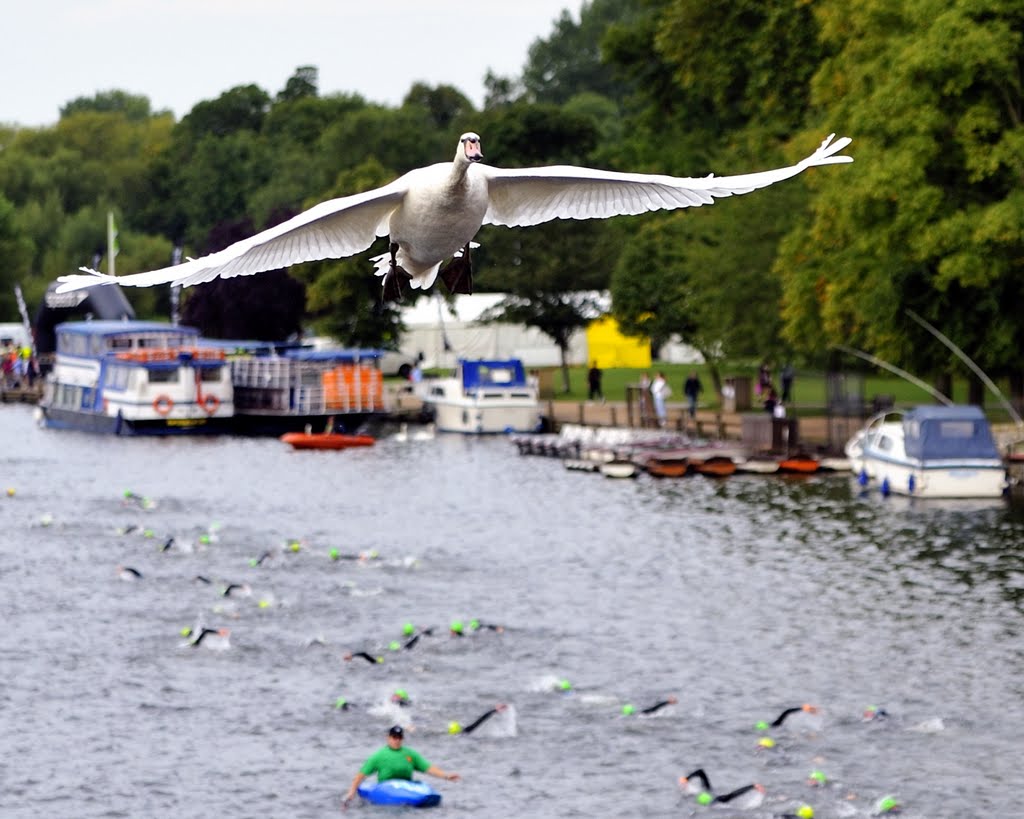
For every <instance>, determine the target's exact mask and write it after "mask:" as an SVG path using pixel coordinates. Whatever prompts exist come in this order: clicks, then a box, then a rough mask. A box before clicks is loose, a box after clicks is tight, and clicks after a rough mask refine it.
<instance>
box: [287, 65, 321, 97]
mask: <svg viewBox="0 0 1024 819" xmlns="http://www.w3.org/2000/svg"><path fill="white" fill-rule="evenodd" d="M319 83H320V72H319V70H318V69H317V67H316V66H315V65H300V66H299V67H298V68H296V69H295V73H294V74H292V75H291V76H290V77H289V78H288V82H286V83H285V86H284V88H282V89H281V90H280V91H278V92H277V101H278V102H288V101H294V100H299V99H307V98H309V97H316V96H318V95H319V93H320V90H319Z"/></svg>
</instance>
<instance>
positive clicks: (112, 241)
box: [107, 210, 117, 276]
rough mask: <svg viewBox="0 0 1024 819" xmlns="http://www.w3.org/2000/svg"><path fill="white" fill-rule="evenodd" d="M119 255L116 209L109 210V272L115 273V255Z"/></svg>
mask: <svg viewBox="0 0 1024 819" xmlns="http://www.w3.org/2000/svg"><path fill="white" fill-rule="evenodd" d="M115 256H117V228H115V227H114V211H112V210H108V211H107V273H109V274H110V275H111V276H113V275H114V257H115Z"/></svg>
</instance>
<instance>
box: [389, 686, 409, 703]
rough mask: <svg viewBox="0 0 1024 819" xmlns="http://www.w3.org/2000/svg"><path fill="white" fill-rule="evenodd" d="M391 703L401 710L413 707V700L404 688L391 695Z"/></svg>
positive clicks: (397, 689)
mask: <svg viewBox="0 0 1024 819" xmlns="http://www.w3.org/2000/svg"><path fill="white" fill-rule="evenodd" d="M391 701H392V702H393V703H394V704H395V705H397V706H399V707H400V708H408V707H409V706H410V705H412V700H411V699H409V693H408V692H407V691H406V690H405V689H404V688H396V689H395V691H394V693H393V694H392V695H391Z"/></svg>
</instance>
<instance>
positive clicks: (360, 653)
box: [345, 651, 384, 665]
mask: <svg viewBox="0 0 1024 819" xmlns="http://www.w3.org/2000/svg"><path fill="white" fill-rule="evenodd" d="M356 657H360V658H362V659H364V660H366V662H368V663H370V664H371V665H376V664H377V663H382V662H384V658H383V657H374V656H373V655H372V654H367V653H366V652H365V651H356V652H354V653H353V652H351V651H349V652H348V653H347V654H345V662H348V661H349V660H354V659H355V658H356Z"/></svg>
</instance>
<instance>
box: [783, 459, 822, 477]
mask: <svg viewBox="0 0 1024 819" xmlns="http://www.w3.org/2000/svg"><path fill="white" fill-rule="evenodd" d="M819 469H821V461H819V460H818V459H817V458H812V457H811V456H810V455H793V456H791V457H789V458H783V459H782V460H781V461H779V472H800V473H802V474H805V475H806V474H810V473H812V472H817V471H818V470H819Z"/></svg>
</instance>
